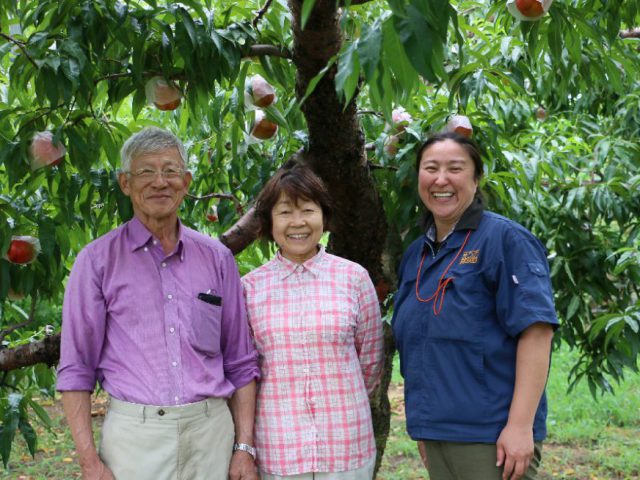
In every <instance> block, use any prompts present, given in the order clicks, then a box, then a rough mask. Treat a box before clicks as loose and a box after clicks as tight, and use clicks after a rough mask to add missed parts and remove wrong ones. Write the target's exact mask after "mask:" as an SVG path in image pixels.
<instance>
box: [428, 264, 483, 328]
mask: <svg viewBox="0 0 640 480" xmlns="http://www.w3.org/2000/svg"><path fill="white" fill-rule="evenodd" d="M448 278H450V279H451V280H449V281H447V279H448ZM444 282H446V285H443V287H442V291H440V293H439V295H437V296H436V298H435V299H433V300H432V301H431V302H429V303H428V308H429V309H430V312H429V313H430V315H431V321H430V322H429V324H428V327H427V336H428V337H429V338H434V339H435V338H439V339H448V340H461V341H477V340H478V339H479V338H481V337H482V336H483V333H484V328H485V327H486V323H487V322H490V321H491V319H492V318H493V317H494V313H493V312H494V311H495V293H492V291H491V288H489V286H488V285H487V284H486V279H485V278H484V276H483V274H482V273H480V272H475V271H465V272H455V271H451V272H449V273H448V274H447V275H446V277H445V278H444V279H443V283H444ZM433 302H437V305H436V310H438V309H439V312H438V314H437V315H434V314H433V307H434V305H433Z"/></svg>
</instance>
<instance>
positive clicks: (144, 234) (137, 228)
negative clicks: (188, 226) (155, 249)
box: [127, 217, 184, 261]
mask: <svg viewBox="0 0 640 480" xmlns="http://www.w3.org/2000/svg"><path fill="white" fill-rule="evenodd" d="M127 228H128V230H129V238H130V243H131V251H132V252H133V251H135V250H138V249H140V248H142V247H145V246H147V245H149V243H152V242H153V240H154V238H153V234H152V233H151V232H150V231H149V230H148V229H147V227H145V226H144V224H143V223H142V222H141V221H140V219H139V218H138V217H133V218H132V219H131V220H129V223H128V224H127ZM174 253H175V254H176V255H178V256H179V258H180V260H181V261H183V260H184V227H183V226H182V222H181V221H180V219H178V243H177V244H176V249H175V252H174Z"/></svg>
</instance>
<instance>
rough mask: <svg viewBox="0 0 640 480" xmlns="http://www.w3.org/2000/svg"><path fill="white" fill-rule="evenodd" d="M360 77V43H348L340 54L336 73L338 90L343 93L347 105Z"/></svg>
mask: <svg viewBox="0 0 640 480" xmlns="http://www.w3.org/2000/svg"><path fill="white" fill-rule="evenodd" d="M359 78H360V62H359V60H358V44H357V42H356V43H351V44H348V45H347V47H346V48H345V49H343V51H342V52H340V54H339V55H338V73H336V91H337V92H338V94H342V98H343V99H344V103H345V105H347V104H348V103H349V102H350V101H351V99H352V98H353V95H354V93H355V91H356V87H357V86H358V79H359Z"/></svg>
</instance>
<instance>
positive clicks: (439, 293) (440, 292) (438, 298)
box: [416, 230, 471, 315]
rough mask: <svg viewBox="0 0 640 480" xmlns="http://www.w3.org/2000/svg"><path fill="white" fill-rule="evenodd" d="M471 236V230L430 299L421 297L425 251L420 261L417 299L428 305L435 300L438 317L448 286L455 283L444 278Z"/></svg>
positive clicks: (435, 310)
mask: <svg viewBox="0 0 640 480" xmlns="http://www.w3.org/2000/svg"><path fill="white" fill-rule="evenodd" d="M469 235H471V230H469V231H468V232H467V236H466V237H465V239H464V242H462V246H461V247H460V249H459V250H458V253H456V256H455V257H453V260H451V261H450V262H449V265H447V268H445V269H444V272H442V275H440V278H439V279H438V288H436V291H435V292H433V294H432V295H431V296H430V297H429V298H421V297H420V272H421V271H422V264H423V263H424V259H425V258H426V256H427V253H426V251H425V252H423V254H422V260H421V261H420V266H419V267H418V276H417V277H416V298H417V299H418V301H419V302H422V303H428V302H431V301H432V300H433V314H434V315H438V314H439V313H440V311H441V310H442V303H443V302H444V294H445V291H446V290H447V285H448V284H449V282H453V277H449V278H444V276H445V275H446V274H447V272H448V271H449V269H450V268H451V266H452V265H453V264H454V263H455V262H456V260H457V259H458V257H459V256H460V254H461V253H462V251H463V250H464V247H466V245H467V241H468V240H469Z"/></svg>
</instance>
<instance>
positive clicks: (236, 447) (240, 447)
mask: <svg viewBox="0 0 640 480" xmlns="http://www.w3.org/2000/svg"><path fill="white" fill-rule="evenodd" d="M237 450H242V451H243V452H247V453H248V454H249V455H251V456H252V457H253V459H254V460H255V458H256V449H255V447H252V446H251V445H247V444H246V443H234V444H233V451H234V452H235V451H237Z"/></svg>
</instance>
